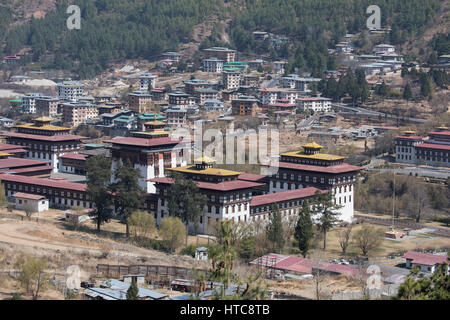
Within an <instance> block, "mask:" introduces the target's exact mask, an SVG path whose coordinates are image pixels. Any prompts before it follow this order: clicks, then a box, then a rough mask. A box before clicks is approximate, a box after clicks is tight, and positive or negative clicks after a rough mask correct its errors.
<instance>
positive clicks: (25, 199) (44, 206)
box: [13, 192, 49, 212]
mask: <svg viewBox="0 0 450 320" xmlns="http://www.w3.org/2000/svg"><path fill="white" fill-rule="evenodd" d="M13 197H14V198H15V199H16V209H19V210H25V211H31V212H42V211H47V210H48V203H49V202H48V199H46V198H45V197H44V196H40V195H36V194H29V193H23V192H17V193H14V194H13Z"/></svg>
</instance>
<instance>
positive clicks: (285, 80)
mask: <svg viewBox="0 0 450 320" xmlns="http://www.w3.org/2000/svg"><path fill="white" fill-rule="evenodd" d="M321 80H322V79H320V78H303V77H300V76H298V75H296V74H290V75H288V76H286V77H282V78H281V83H282V87H283V88H291V89H297V90H298V91H300V92H302V93H308V92H311V89H310V85H311V83H314V82H320V81H321Z"/></svg>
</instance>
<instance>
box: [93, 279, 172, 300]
mask: <svg viewBox="0 0 450 320" xmlns="http://www.w3.org/2000/svg"><path fill="white" fill-rule="evenodd" d="M130 285H131V284H129V283H126V282H123V281H120V280H116V279H109V280H106V281H104V282H102V284H101V286H102V287H105V288H106V289H111V290H113V291H116V292H117V291H118V292H124V291H125V293H126V291H127V290H128V288H129V287H130ZM91 289H98V288H91ZM138 289H139V293H138V296H139V298H151V299H154V300H158V299H163V298H165V297H167V295H166V294H162V293H159V292H156V291H152V290H149V289H145V288H141V287H138ZM117 296H119V294H117ZM125 299H126V297H125ZM120 300H123V299H120Z"/></svg>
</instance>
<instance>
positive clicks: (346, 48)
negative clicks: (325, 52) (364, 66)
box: [336, 41, 354, 53]
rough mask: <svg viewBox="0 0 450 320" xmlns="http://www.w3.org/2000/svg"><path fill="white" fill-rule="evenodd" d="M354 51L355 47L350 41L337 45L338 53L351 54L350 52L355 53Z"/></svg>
mask: <svg viewBox="0 0 450 320" xmlns="http://www.w3.org/2000/svg"><path fill="white" fill-rule="evenodd" d="M353 50H354V47H353V45H352V44H351V43H350V42H348V41H345V42H339V43H338V44H337V45H336V51H337V52H345V53H350V52H353Z"/></svg>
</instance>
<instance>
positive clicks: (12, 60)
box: [3, 55, 20, 66]
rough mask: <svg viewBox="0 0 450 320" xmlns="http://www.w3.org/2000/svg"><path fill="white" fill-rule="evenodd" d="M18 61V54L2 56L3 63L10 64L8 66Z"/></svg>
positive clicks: (16, 63)
mask: <svg viewBox="0 0 450 320" xmlns="http://www.w3.org/2000/svg"><path fill="white" fill-rule="evenodd" d="M19 62H20V56H18V55H14V56H5V57H3V63H4V64H7V65H10V66H14V65H18V64H19Z"/></svg>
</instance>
